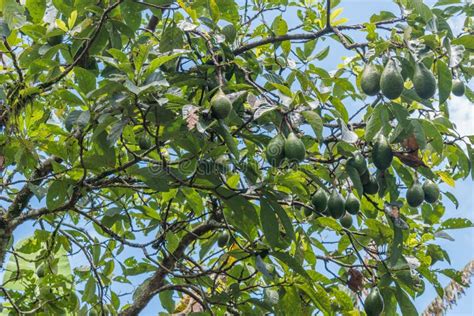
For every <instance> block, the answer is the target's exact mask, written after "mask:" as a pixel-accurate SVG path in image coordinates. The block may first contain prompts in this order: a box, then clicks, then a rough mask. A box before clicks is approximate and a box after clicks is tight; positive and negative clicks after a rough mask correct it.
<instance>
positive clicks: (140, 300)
mask: <svg viewBox="0 0 474 316" xmlns="http://www.w3.org/2000/svg"><path fill="white" fill-rule="evenodd" d="M219 227H221V224H219V223H217V222H215V221H213V220H210V221H208V222H205V223H203V224H201V225H199V226H197V227H196V228H194V229H193V230H192V231H190V232H188V233H187V234H186V235H184V237H183V238H182V239H181V241H180V243H179V245H178V247H177V248H176V250H175V251H174V252H173V253H171V254H169V255H167V256H166V257H164V258H163V260H162V265H161V267H160V268H159V269H158V270H157V271H156V272H155V273H154V274H153V276H152V277H151V278H149V279H148V282H147V284H146V285H145V286H144V288H143V291H141V292H142V294H140V295H139V296H138V297H136V298H135V300H134V301H133V303H132V304H131V305H130V306H129V307H128V308H127V309H125V310H124V311H122V312H121V313H119V316H133V315H138V314H139V313H140V311H142V310H143V308H145V306H146V305H147V304H148V302H149V301H150V300H151V299H152V298H153V296H154V295H155V293H156V291H157V290H158V289H160V288H161V287H163V286H164V285H165V283H164V282H165V278H166V276H167V275H168V273H169V271H171V270H173V269H174V267H175V266H176V263H177V262H178V260H180V259H182V258H183V256H184V251H185V250H186V248H187V247H188V246H189V245H191V244H192V243H193V242H194V241H196V240H197V239H198V238H199V237H201V236H202V235H204V234H206V233H207V232H210V231H212V230H213V229H216V228H219Z"/></svg>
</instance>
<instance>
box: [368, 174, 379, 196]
mask: <svg viewBox="0 0 474 316" xmlns="http://www.w3.org/2000/svg"><path fill="white" fill-rule="evenodd" d="M377 192H379V183H378V182H377V179H375V178H374V177H373V176H370V178H369V182H367V183H366V184H364V193H366V194H370V195H373V194H377Z"/></svg>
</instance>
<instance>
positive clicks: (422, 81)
mask: <svg viewBox="0 0 474 316" xmlns="http://www.w3.org/2000/svg"><path fill="white" fill-rule="evenodd" d="M413 86H414V87H415V91H416V94H418V96H419V97H420V98H422V99H429V98H431V97H433V96H434V94H435V92H436V78H435V77H434V76H433V74H432V73H431V72H430V71H429V70H428V69H427V68H426V67H425V64H423V63H422V62H420V63H417V64H416V67H415V72H414V73H413Z"/></svg>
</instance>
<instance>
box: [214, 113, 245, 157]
mask: <svg viewBox="0 0 474 316" xmlns="http://www.w3.org/2000/svg"><path fill="white" fill-rule="evenodd" d="M216 131H217V132H218V133H219V135H221V136H222V138H223V139H224V142H225V144H226V145H227V148H229V151H230V152H231V153H232V155H233V156H234V158H235V159H236V160H237V161H238V160H239V159H240V152H239V148H238V147H237V144H236V140H235V139H234V137H232V134H231V133H230V132H229V129H228V127H227V126H226V125H225V124H224V122H223V121H222V120H219V124H218V126H217V127H216Z"/></svg>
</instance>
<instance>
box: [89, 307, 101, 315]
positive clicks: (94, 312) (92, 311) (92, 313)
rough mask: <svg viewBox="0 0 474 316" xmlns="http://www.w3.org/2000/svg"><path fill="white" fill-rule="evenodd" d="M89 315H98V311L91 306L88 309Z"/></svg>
mask: <svg viewBox="0 0 474 316" xmlns="http://www.w3.org/2000/svg"><path fill="white" fill-rule="evenodd" d="M89 316H99V313H97V311H96V310H95V309H93V308H92V309H91V310H89Z"/></svg>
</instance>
